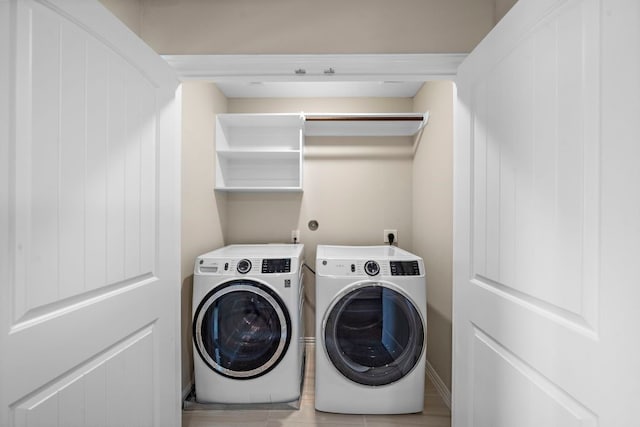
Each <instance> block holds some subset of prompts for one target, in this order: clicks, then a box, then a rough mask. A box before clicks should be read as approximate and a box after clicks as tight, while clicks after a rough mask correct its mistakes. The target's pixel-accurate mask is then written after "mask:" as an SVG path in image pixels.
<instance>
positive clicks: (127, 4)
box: [100, 0, 142, 37]
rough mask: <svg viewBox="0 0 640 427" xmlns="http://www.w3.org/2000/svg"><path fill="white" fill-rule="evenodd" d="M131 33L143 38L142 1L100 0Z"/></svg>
mask: <svg viewBox="0 0 640 427" xmlns="http://www.w3.org/2000/svg"><path fill="white" fill-rule="evenodd" d="M100 3H102V4H103V5H104V6H105V7H106V8H107V9H109V10H110V11H111V13H113V14H114V15H115V16H116V17H118V19H120V20H121V21H122V22H123V23H124V24H125V25H126V26H127V27H129V29H130V30H131V31H133V32H134V33H136V34H137V35H138V36H140V37H142V34H141V28H142V0H100Z"/></svg>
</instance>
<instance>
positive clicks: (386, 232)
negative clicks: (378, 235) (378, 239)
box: [382, 230, 398, 243]
mask: <svg viewBox="0 0 640 427" xmlns="http://www.w3.org/2000/svg"><path fill="white" fill-rule="evenodd" d="M389 234H393V243H398V230H384V235H383V236H382V242H383V243H389Z"/></svg>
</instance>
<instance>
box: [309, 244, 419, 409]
mask: <svg viewBox="0 0 640 427" xmlns="http://www.w3.org/2000/svg"><path fill="white" fill-rule="evenodd" d="M426 310H427V297H426V281H425V274H424V263H423V261H422V259H421V258H420V257H418V256H416V255H413V254H411V253H409V252H407V251H404V250H402V249H399V248H397V247H395V246H327V245H319V246H318V248H317V252H316V378H315V381H316V395H315V407H316V409H318V410H320V411H326V412H336V413H344V414H401V413H414V412H421V411H422V410H423V408H424V379H425V358H426V355H425V354H426V339H425V336H426V335H425V334H426V319H427V315H426V314H427V313H426Z"/></svg>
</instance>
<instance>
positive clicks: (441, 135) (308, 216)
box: [182, 81, 453, 384]
mask: <svg viewBox="0 0 640 427" xmlns="http://www.w3.org/2000/svg"><path fill="white" fill-rule="evenodd" d="M182 91H183V149H182V150H183V151H182V156H183V159H182V165H183V183H182V185H183V214H182V215H183V217H182V223H183V229H182V240H183V250H182V252H183V253H182V258H183V260H182V271H183V280H184V282H183V310H182V311H183V319H182V322H183V351H184V353H183V382H184V381H188V378H189V377H188V374H189V372H190V369H189V366H188V364H190V363H191V362H190V361H191V360H192V358H191V353H190V349H191V341H190V339H191V338H190V323H191V319H190V316H189V313H190V308H189V307H190V293H189V287H190V283H189V281H190V278H189V275H190V272H191V271H192V270H193V259H194V258H195V257H196V256H197V255H199V254H201V253H204V252H206V251H207V250H210V249H213V248H215V247H220V246H223V245H225V244H242V243H266V242H272V243H274V242H279V243H288V242H292V231H294V230H297V231H299V240H298V241H299V242H302V243H304V245H305V258H306V262H307V263H308V264H309V265H311V267H312V268H313V267H314V265H313V264H314V262H315V248H316V245H318V244H343V245H381V244H384V240H385V239H384V238H385V236H384V230H385V229H394V230H397V241H396V243H395V244H396V245H398V246H399V247H401V248H404V249H407V250H410V251H413V252H415V253H417V254H419V255H420V256H422V257H423V258H424V260H425V269H426V271H427V282H428V288H429V298H431V300H430V299H429V298H428V301H429V304H430V309H429V310H428V311H427V313H428V319H427V323H428V324H429V333H427V340H428V342H427V349H429V348H430V347H431V348H433V349H434V355H433V361H432V362H431V363H432V364H433V365H437V366H438V367H437V368H435V369H438V370H439V371H438V372H439V375H440V376H441V379H442V381H443V383H445V384H450V357H451V353H450V345H451V344H450V343H451V341H450V340H451V338H450V337H451V335H450V331H451V329H450V328H451V323H450V298H451V297H450V292H451V216H452V201H451V196H452V147H453V123H452V121H453V83H452V82H450V81H433V82H427V83H425V84H424V85H423V86H422V88H420V90H418V91H416V94H415V96H411V97H408V96H406V97H393V98H389V97H366V98H365V97H331V98H324V97H314V98H296V97H281V98H273V97H272V98H231V97H229V98H227V97H226V96H225V95H224V93H222V91H221V90H220V89H219V88H218V87H216V86H215V84H213V83H207V82H185V83H184V84H183V88H182ZM407 113H409V114H410V115H412V116H414V117H424V122H423V123H421V124H418V125H416V124H413V126H415V129H414V130H413V131H407V130H404V129H401V130H399V131H393V132H391V133H392V134H391V135H390V134H387V135H382V136H371V135H372V134H375V133H376V131H375V127H376V125H379V124H376V123H375V122H372V124H371V128H372V129H373V131H371V132H362V131H360V132H358V133H359V134H358V135H356V136H353V135H349V131H345V132H340V131H338V132H335V131H334V132H330V133H334V135H331V136H314V135H310V134H313V133H314V132H307V133H309V134H307V135H303V141H304V145H303V147H302V151H303V160H302V164H301V166H302V179H301V189H295V188H294V189H292V188H288V186H285V188H282V189H277V188H276V189H274V188H270V189H260V188H257V189H255V190H254V191H247V190H248V189H247V188H243V189H242V190H243V191H236V190H238V189H234V188H218V189H217V190H214V188H215V187H216V186H218V187H222V185H221V183H220V182H218V181H220V179H221V171H216V164H217V165H218V166H219V165H220V159H218V162H217V163H216V155H217V154H219V153H216V149H217V148H218V149H219V148H220V147H219V146H218V147H216V146H215V145H214V144H213V143H212V141H215V143H216V144H218V143H219V141H217V140H216V135H217V136H218V137H219V138H220V137H221V136H222V135H221V132H220V130H219V129H218V130H216V129H215V126H216V118H217V117H218V115H220V117H221V118H227V119H228V118H229V117H230V115H231V116H232V117H231V118H232V119H237V118H238V116H235V117H233V115H236V114H237V115H242V114H248V115H262V114H265V115H273V114H276V115H282V114H287V115H291V116H293V117H295V116H301V115H302V116H304V115H309V116H313V115H314V114H315V115H318V114H337V115H360V116H367V115H368V116H369V117H370V118H371V117H373V118H375V117H376V116H385V115H387V116H392V115H396V116H398V115H399V116H402V115H406V114H407ZM218 123H220V121H219V120H218ZM294 123H295V119H294ZM307 124H308V123H307ZM304 125H305V123H300V124H298V126H300V127H303V126H304ZM358 127H359V128H360V129H366V127H367V125H366V122H361V123H359V124H358ZM340 133H344V134H343V135H340ZM363 133H364V134H368V136H362V134H363ZM387 133H389V132H387ZM316 135H317V133H316ZM222 143H223V144H228V142H227V141H223V142H222ZM223 167H224V166H223ZM216 173H217V174H218V176H217V178H218V181H216ZM310 221H316V222H317V224H318V227H317V229H315V230H312V229H311V228H310V227H309V222H310ZM314 294H315V282H314V277H313V275H311V274H306V276H305V296H306V307H305V313H304V317H305V329H306V331H305V336H306V337H307V338H308V339H309V340H313V339H314V335H315V334H314V328H315V325H314V320H315V319H314V316H315V312H314V308H315V303H314V299H315V296H314ZM431 305H435V307H436V308H435V309H431ZM432 331H433V334H432ZM428 351H429V350H428ZM440 371H441V373H440Z"/></svg>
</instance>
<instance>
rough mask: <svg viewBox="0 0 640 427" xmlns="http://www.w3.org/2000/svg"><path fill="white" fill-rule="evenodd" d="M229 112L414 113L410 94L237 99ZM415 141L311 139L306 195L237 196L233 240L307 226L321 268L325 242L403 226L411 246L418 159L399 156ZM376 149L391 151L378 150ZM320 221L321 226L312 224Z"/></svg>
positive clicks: (375, 235)
mask: <svg viewBox="0 0 640 427" xmlns="http://www.w3.org/2000/svg"><path fill="white" fill-rule="evenodd" d="M228 106H229V112H234V113H255V112H261V113H278V112H286V113H291V112H300V111H304V112H306V113H312V112H316V113H319V112H332V113H339V112H365V113H366V112H410V111H412V108H413V105H412V102H411V100H410V99H397V98H394V99H387V98H339V99H335V98H333V99H320V98H318V99H298V98H289V99H284V98H281V99H230V100H229V102H228ZM410 144H411V139H410V138H320V137H315V138H307V139H306V141H305V151H306V155H305V161H304V178H303V181H304V192H303V193H294V194H288V193H248V194H242V193H229V195H228V197H227V215H228V218H229V221H228V224H227V228H226V232H225V241H226V242H227V243H228V244H230V243H261V242H288V241H290V237H291V230H294V229H299V230H300V240H301V242H302V243H304V245H305V255H306V259H307V263H308V264H309V265H310V266H311V268H313V269H315V249H316V245H318V244H341V245H379V244H382V243H383V242H382V236H383V230H384V229H385V228H395V229H397V230H398V235H399V236H400V241H399V244H400V246H401V247H404V248H410V247H411V234H412V233H411V197H412V193H411V179H412V178H411V159H410V158H408V157H404V158H398V157H397V156H394V155H392V154H391V155H390V153H394V152H396V153H397V152H398V145H400V146H404V148H406V147H408V146H410ZM372 149H375V150H383V153H384V154H383V155H380V156H376V155H372V154H371V153H372ZM405 152H406V151H405ZM312 219H315V220H317V221H318V222H319V224H320V227H319V228H318V230H316V231H311V230H309V228H308V227H307V224H308V222H309V221H310V220H312ZM313 279H314V278H313V275H311V274H306V278H305V294H306V302H307V304H306V308H305V330H306V332H305V335H306V336H314V335H315V333H314V327H315V311H314V308H315V282H314V280H313Z"/></svg>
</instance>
